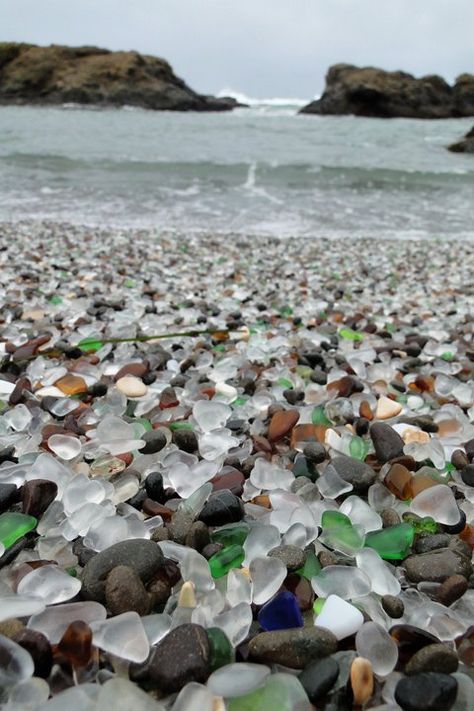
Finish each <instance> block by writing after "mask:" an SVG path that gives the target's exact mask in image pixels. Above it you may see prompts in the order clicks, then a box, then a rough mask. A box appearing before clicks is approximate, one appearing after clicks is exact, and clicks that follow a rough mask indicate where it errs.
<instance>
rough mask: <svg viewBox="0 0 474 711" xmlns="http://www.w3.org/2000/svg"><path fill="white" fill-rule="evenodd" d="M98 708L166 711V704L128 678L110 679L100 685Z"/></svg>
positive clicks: (104, 709) (107, 709)
mask: <svg viewBox="0 0 474 711" xmlns="http://www.w3.org/2000/svg"><path fill="white" fill-rule="evenodd" d="M99 689H100V691H99V695H98V697H97V704H96V708H97V709H100V710H101V711H114V709H116V710H117V711H118V710H119V709H131V710H132V709H133V711H164V706H163V705H162V704H160V703H158V702H157V701H155V699H154V698H152V697H151V696H150V694H147V693H146V691H143V690H142V689H140V687H139V686H137V684H134V683H133V681H129V680H128V679H121V678H115V679H110V680H109V681H107V682H105V684H103V685H102V686H100V687H99Z"/></svg>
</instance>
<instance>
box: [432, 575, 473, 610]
mask: <svg viewBox="0 0 474 711" xmlns="http://www.w3.org/2000/svg"><path fill="white" fill-rule="evenodd" d="M467 587H468V583H467V580H466V578H465V577H464V576H463V575H451V576H450V577H449V578H446V580H445V581H444V582H443V583H441V585H440V586H439V588H438V592H437V594H436V597H437V598H438V600H439V602H440V603H441V604H442V605H446V606H447V607H449V605H452V604H453V602H455V601H456V600H459V598H460V597H462V596H463V595H464V593H465V592H466V590H467Z"/></svg>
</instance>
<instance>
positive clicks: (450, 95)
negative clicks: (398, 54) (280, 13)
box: [300, 64, 474, 119]
mask: <svg viewBox="0 0 474 711" xmlns="http://www.w3.org/2000/svg"><path fill="white" fill-rule="evenodd" d="M300 113H303V114H354V115H356V116H374V117H379V118H394V117H397V116H399V117H405V118H429V119H433V118H452V117H460V116H474V75H472V74H462V75H461V76H460V77H458V78H457V80H456V83H455V84H454V86H450V85H449V84H448V83H447V82H445V80H444V79H442V78H441V77H439V76H436V75H429V76H425V77H421V78H419V79H416V78H415V77H414V76H412V75H411V74H407V73H405V72H386V71H383V70H382V69H376V68H374V67H362V68H359V67H354V66H353V65H351V64H336V65H334V66H333V67H331V68H330V69H329V71H328V73H327V75H326V87H325V90H324V93H323V95H322V96H321V98H320V99H317V100H316V101H312V102H311V103H310V104H308V105H307V106H305V107H303V108H302V109H301V111H300Z"/></svg>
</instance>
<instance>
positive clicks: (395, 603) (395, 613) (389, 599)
mask: <svg viewBox="0 0 474 711" xmlns="http://www.w3.org/2000/svg"><path fill="white" fill-rule="evenodd" d="M381 603H382V607H383V609H384V610H385V612H386V613H387V615H388V616H389V617H391V618H392V619H394V620H398V619H399V618H400V617H403V613H404V612H405V605H404V604H403V602H402V600H400V598H399V597H396V596H395V595H384V596H383V597H382V600H381Z"/></svg>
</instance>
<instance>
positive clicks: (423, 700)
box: [395, 672, 458, 711]
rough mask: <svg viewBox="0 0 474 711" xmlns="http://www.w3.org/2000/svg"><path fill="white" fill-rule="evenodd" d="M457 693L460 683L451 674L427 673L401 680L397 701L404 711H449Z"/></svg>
mask: <svg viewBox="0 0 474 711" xmlns="http://www.w3.org/2000/svg"><path fill="white" fill-rule="evenodd" d="M457 691H458V682H457V681H456V679H455V678H454V677H452V676H449V674H437V673H435V672H425V673H423V674H415V675H414V676H407V677H404V678H403V679H400V681H399V682H398V684H397V686H396V687H395V700H396V702H397V703H398V704H399V705H400V706H401V707H402V709H403V711H448V710H449V709H450V708H451V706H452V705H453V704H454V702H455V701H456V694H457Z"/></svg>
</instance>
